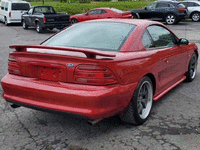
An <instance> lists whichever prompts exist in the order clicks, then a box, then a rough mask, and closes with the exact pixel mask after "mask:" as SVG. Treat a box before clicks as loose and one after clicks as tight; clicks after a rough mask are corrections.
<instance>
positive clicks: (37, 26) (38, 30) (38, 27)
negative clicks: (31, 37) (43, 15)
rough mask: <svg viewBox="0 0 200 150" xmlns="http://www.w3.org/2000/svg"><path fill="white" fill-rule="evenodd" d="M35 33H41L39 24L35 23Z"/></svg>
mask: <svg viewBox="0 0 200 150" xmlns="http://www.w3.org/2000/svg"><path fill="white" fill-rule="evenodd" d="M36 31H37V33H42V27H41V25H40V23H39V22H37V24H36Z"/></svg>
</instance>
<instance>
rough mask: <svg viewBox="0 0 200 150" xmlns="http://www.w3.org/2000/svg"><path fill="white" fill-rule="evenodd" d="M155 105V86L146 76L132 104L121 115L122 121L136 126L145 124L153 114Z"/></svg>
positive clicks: (137, 89) (135, 93) (139, 85)
mask: <svg viewBox="0 0 200 150" xmlns="http://www.w3.org/2000/svg"><path fill="white" fill-rule="evenodd" d="M152 103H153V85H152V81H151V79H150V78H149V77H147V76H145V77H143V78H142V79H141V81H140V82H139V84H138V86H137V88H136V90H135V92H134V95H133V97H132V98H131V101H130V104H129V105H128V106H127V108H126V110H125V111H124V112H123V113H121V114H120V115H119V117H120V118H121V120H122V121H123V122H126V123H131V124H134V125H141V124H143V123H144V122H145V121H146V120H147V118H148V117H149V114H150V112H151V108H152Z"/></svg>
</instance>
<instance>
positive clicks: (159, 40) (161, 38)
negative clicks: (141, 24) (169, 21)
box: [147, 25, 177, 47]
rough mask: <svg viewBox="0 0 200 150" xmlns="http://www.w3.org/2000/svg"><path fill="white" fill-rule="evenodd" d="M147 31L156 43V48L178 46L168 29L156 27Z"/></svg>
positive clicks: (151, 27) (150, 27)
mask: <svg viewBox="0 0 200 150" xmlns="http://www.w3.org/2000/svg"><path fill="white" fill-rule="evenodd" d="M147 30H148V32H149V34H150V35H151V37H152V39H153V41H154V46H155V47H173V46H175V45H176V42H177V39H176V37H175V35H174V34H172V33H171V32H170V31H169V30H167V29H166V28H164V27H161V26H157V25H154V26H149V27H147Z"/></svg>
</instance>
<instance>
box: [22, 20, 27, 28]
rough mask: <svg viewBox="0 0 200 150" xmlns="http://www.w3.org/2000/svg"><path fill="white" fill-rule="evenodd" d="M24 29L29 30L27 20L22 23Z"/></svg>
mask: <svg viewBox="0 0 200 150" xmlns="http://www.w3.org/2000/svg"><path fill="white" fill-rule="evenodd" d="M22 27H23V29H28V25H27V24H26V21H25V20H23V21H22Z"/></svg>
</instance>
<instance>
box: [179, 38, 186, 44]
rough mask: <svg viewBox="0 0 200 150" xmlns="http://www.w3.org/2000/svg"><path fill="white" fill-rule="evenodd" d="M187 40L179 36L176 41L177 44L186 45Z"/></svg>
mask: <svg viewBox="0 0 200 150" xmlns="http://www.w3.org/2000/svg"><path fill="white" fill-rule="evenodd" d="M188 44H189V41H188V40H187V39H184V38H181V39H179V41H178V45H188Z"/></svg>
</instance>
